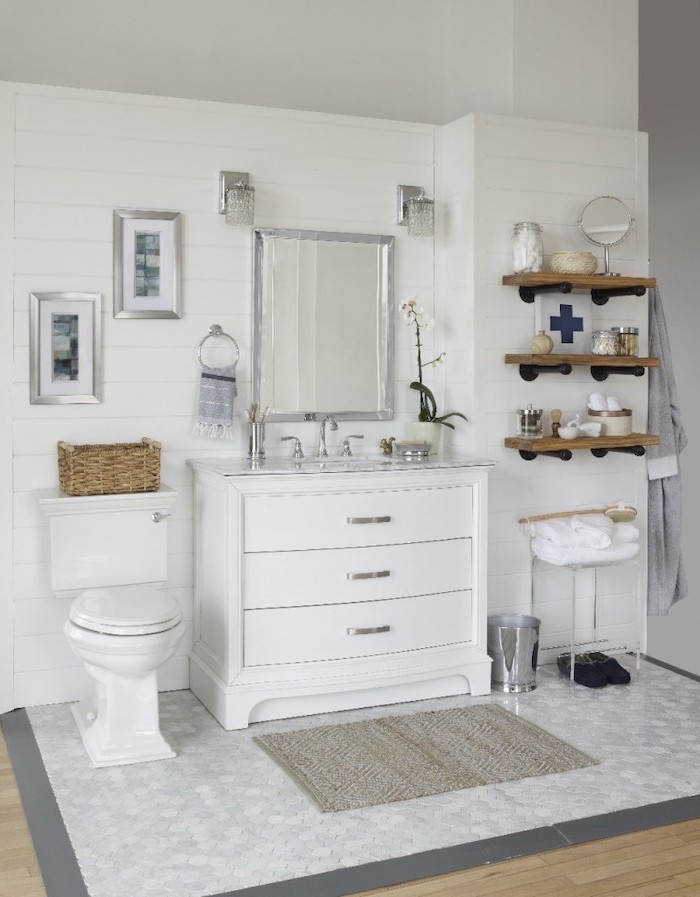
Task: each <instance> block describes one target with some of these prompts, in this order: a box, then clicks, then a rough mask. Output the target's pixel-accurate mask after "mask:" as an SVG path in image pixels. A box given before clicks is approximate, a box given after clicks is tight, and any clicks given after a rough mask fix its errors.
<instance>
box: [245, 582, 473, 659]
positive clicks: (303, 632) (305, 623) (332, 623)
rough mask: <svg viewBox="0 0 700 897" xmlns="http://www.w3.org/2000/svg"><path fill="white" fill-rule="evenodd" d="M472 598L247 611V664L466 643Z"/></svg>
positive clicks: (442, 597) (450, 595)
mask: <svg viewBox="0 0 700 897" xmlns="http://www.w3.org/2000/svg"><path fill="white" fill-rule="evenodd" d="M471 594H472V593H471V591H462V592H450V593H448V594H443V595H420V596H418V597H414V598H391V599H388V600H387V601H366V602H360V603H355V604H340V605H338V604H335V605H324V606H322V607H294V608H289V607H288V608H274V609H269V610H247V611H245V613H244V627H245V641H244V644H245V648H244V652H245V654H244V664H245V666H246V667H251V666H264V665H268V664H281V663H304V662H308V661H319V660H340V659H343V658H350V657H370V656H373V655H378V654H393V653H396V652H399V651H415V650H418V649H420V648H432V647H437V646H439V645H450V644H456V643H459V642H466V641H469V640H470V639H471V636H472V633H471Z"/></svg>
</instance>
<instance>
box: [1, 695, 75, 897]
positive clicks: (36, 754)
mask: <svg viewBox="0 0 700 897" xmlns="http://www.w3.org/2000/svg"><path fill="white" fill-rule="evenodd" d="M0 725H2V730H3V732H4V734H5V741H6V742H7V750H8V753H9V754H10V760H11V761H12V768H13V770H14V773H15V779H16V780H17V787H18V788H19V793H20V797H21V798H22V804H23V806H24V814H25V816H26V817H27V824H28V825H29V832H30V834H31V836H32V841H33V843H34V851H35V852H36V858H37V860H38V862H39V868H40V869H41V876H42V878H43V879H44V888H45V889H46V894H47V897H88V891H87V888H86V887H85V882H84V881H83V876H82V875H81V873H80V867H79V866H78V860H77V858H76V856H75V852H74V851H73V846H72V844H71V843H70V838H69V837H68V832H67V831H66V827H65V825H64V824H63V817H62V816H61V811H60V810H59V808H58V804H57V803H56V796H55V795H54V793H53V788H52V787H51V783H50V782H49V777H48V775H47V774H46V768H45V767H44V762H43V760H42V759H41V753H40V751H39V746H38V745H37V743H36V738H35V737H34V732H33V731H32V726H31V723H30V722H29V717H28V716H27V712H26V710H11V711H10V712H9V713H3V714H2V715H1V716H0Z"/></svg>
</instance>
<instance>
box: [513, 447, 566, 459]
mask: <svg viewBox="0 0 700 897" xmlns="http://www.w3.org/2000/svg"><path fill="white" fill-rule="evenodd" d="M518 454H519V455H520V457H521V458H522V459H523V461H534V460H535V458H539V457H540V456H541V455H547V456H549V457H550V458H559V460H560V461H571V459H572V457H573V453H572V452H571V450H570V449H557V450H556V451H554V452H530V451H528V450H527V449H519V450H518Z"/></svg>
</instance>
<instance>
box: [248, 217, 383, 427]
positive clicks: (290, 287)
mask: <svg viewBox="0 0 700 897" xmlns="http://www.w3.org/2000/svg"><path fill="white" fill-rule="evenodd" d="M393 266H394V237H393V236H383V235H377V234H349V233H334V232H330V231H306V230H291V229H284V228H256V229H255V231H254V273H253V296H254V307H253V370H252V381H253V382H252V400H253V402H257V404H258V407H259V408H267V409H268V412H267V419H268V420H279V421H294V420H316V419H317V418H321V417H323V416H325V415H326V414H333V415H335V417H337V418H338V419H343V418H344V419H346V420H389V419H391V418H393V414H394V409H393V354H394V326H393V323H394V319H393V314H392V309H393V304H394V297H393V291H394V273H393Z"/></svg>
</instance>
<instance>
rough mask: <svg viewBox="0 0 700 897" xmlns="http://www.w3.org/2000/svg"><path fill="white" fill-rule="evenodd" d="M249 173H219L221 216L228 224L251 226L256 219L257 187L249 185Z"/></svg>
mask: <svg viewBox="0 0 700 897" xmlns="http://www.w3.org/2000/svg"><path fill="white" fill-rule="evenodd" d="M248 179H249V175H248V172H247V171H220V172H219V214H220V215H225V216H226V224H231V225H233V226H234V227H237V226H244V227H245V226H248V227H249V226H251V225H252V224H253V222H254V219H255V187H251V186H250V185H249V184H248Z"/></svg>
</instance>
